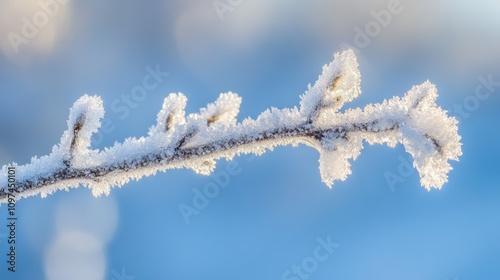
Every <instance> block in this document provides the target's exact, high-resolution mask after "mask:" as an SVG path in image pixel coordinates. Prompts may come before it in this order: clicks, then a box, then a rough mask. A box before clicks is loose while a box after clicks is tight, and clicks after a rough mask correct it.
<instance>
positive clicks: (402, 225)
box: [0, 0, 500, 280]
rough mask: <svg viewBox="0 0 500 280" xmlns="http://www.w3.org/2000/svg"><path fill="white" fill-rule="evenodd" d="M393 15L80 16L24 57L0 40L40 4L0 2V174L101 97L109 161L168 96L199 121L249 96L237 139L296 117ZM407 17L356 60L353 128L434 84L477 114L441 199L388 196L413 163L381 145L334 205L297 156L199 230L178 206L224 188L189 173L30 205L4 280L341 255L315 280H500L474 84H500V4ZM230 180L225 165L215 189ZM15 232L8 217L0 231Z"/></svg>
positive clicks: (241, 161)
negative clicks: (229, 94)
mask: <svg viewBox="0 0 500 280" xmlns="http://www.w3.org/2000/svg"><path fill="white" fill-rule="evenodd" d="M42 1H47V0H42ZM221 2H223V3H228V2H227V1H224V0H222V1H221ZM389 2H390V1H386V0H377V1H320V0H316V1H284V0H276V1H265V0H253V1H251V0H242V1H240V2H237V1H235V3H239V4H238V5H235V7H234V9H232V10H231V11H227V12H225V13H224V14H223V16H222V18H221V17H219V15H218V14H217V12H216V10H215V8H214V6H213V1H211V0H210V1H202V0H192V1H154V0H152V1H147V3H146V2H144V1H131V0H127V1H116V0H110V1H106V2H104V3H103V1H95V0H91V1H74V0H73V1H69V2H68V3H67V4H64V5H63V4H60V5H58V7H59V10H58V11H57V12H56V13H55V15H54V16H53V17H50V19H49V20H48V23H47V24H46V25H45V26H43V27H42V28H40V29H39V30H38V32H37V33H36V35H35V36H34V37H33V38H31V39H29V42H28V43H27V44H21V45H20V46H19V52H18V53H15V52H14V50H13V48H12V45H11V43H10V41H9V39H8V35H7V34H9V32H16V33H18V34H21V28H22V26H23V20H22V19H23V17H26V18H28V19H30V20H32V17H33V15H34V14H36V13H37V12H39V11H43V10H42V9H41V7H40V6H39V4H38V1H10V0H1V1H0V19H1V20H0V50H1V53H0V97H1V100H2V102H0V131H1V132H0V159H1V162H0V164H1V165H4V164H7V163H10V162H14V161H15V162H17V163H19V164H25V163H28V162H29V161H30V158H31V157H32V156H34V155H38V156H41V155H45V154H48V153H50V151H51V149H52V146H53V145H55V144H57V143H58V142H59V139H60V137H61V135H62V132H63V131H64V130H65V129H66V120H67V117H68V112H69V108H70V107H71V105H72V104H73V102H74V101H76V100H77V99H78V97H80V96H81V95H83V94H85V93H88V94H98V95H100V96H101V97H102V99H103V101H104V106H105V109H106V118H108V119H109V120H110V122H111V124H112V127H113V129H111V130H112V131H110V132H108V133H103V138H102V141H100V142H99V143H94V146H95V147H99V148H103V147H106V146H110V145H113V143H114V142H115V141H122V140H123V139H125V138H126V137H129V136H142V135H145V134H147V131H148V128H149V127H150V126H151V125H153V124H154V123H155V119H156V114H157V112H158V111H159V110H160V109H161V104H162V102H163V99H164V98H165V97H166V96H167V94H168V93H170V92H179V91H180V92H183V93H184V94H186V96H187V97H188V106H187V109H188V111H189V112H195V111H197V110H198V109H199V108H200V107H202V106H204V105H205V104H206V103H208V102H212V101H213V100H215V99H216V98H217V96H218V94H219V93H220V92H226V91H229V90H231V91H233V92H236V93H238V94H239V95H240V96H242V98H243V103H242V106H241V111H240V115H239V118H238V119H239V120H240V121H241V120H242V119H243V118H245V117H247V116H250V117H253V118H254V117H256V116H257V115H258V114H259V113H260V112H262V111H263V110H265V109H266V108H268V107H271V106H274V107H278V108H284V107H293V106H296V105H298V102H299V95H300V94H301V93H303V92H304V90H305V89H306V87H307V84H308V83H313V82H314V81H315V79H316V78H317V76H318V75H319V74H320V72H321V66H322V65H323V64H325V63H327V62H329V61H330V60H331V59H332V56H333V53H334V52H337V51H340V50H342V46H343V45H342V43H347V44H350V45H352V46H356V43H355V41H354V39H355V36H356V34H357V31H356V29H355V28H360V29H361V30H363V29H365V27H366V26H367V25H370V22H372V21H374V16H373V14H372V13H371V12H378V11H380V10H382V9H387V6H388V3H389ZM400 6H401V8H402V11H401V12H400V13H398V14H393V15H392V17H391V20H390V22H389V23H388V24H387V26H385V27H381V28H380V30H379V32H376V33H377V34H376V35H374V36H373V37H372V38H370V42H369V43H367V44H366V46H363V47H360V46H359V45H358V61H359V63H360V70H361V75H362V89H363V93H362V95H361V96H360V97H359V98H358V99H357V100H355V101H354V102H352V103H349V104H346V108H349V107H358V106H364V105H365V104H368V103H372V102H381V101H382V100H383V99H387V98H391V97H392V96H394V95H398V96H402V95H403V94H404V93H405V92H406V91H407V90H408V89H410V88H411V87H412V86H413V85H416V84H420V83H422V82H423V81H425V80H427V79H429V80H431V82H433V83H435V84H436V85H437V87H438V90H439V93H440V96H439V98H438V104H440V105H441V106H442V107H443V108H444V109H446V110H449V111H450V114H451V115H454V116H460V114H459V113H458V112H457V111H456V110H454V108H455V107H454V106H455V105H463V104H468V105H467V108H469V110H467V114H468V117H463V116H462V118H461V121H460V124H459V132H460V134H461V135H462V137H463V140H462V142H463V144H464V145H463V152H464V155H463V156H462V157H461V158H460V162H458V163H457V162H454V163H453V166H454V170H453V171H452V172H451V173H450V180H449V182H448V183H447V184H445V185H444V187H443V189H442V190H440V191H438V190H432V191H430V192H428V191H427V190H425V189H424V188H422V187H421V186H420V184H419V177H418V174H417V172H416V171H414V172H412V174H411V175H410V176H406V177H405V178H404V182H401V183H398V184H396V185H395V186H394V188H392V189H391V187H390V185H389V184H388V182H387V180H386V179H385V177H384V174H386V173H387V172H393V173H396V174H397V172H398V166H399V165H400V163H401V160H400V158H401V157H403V158H407V157H408V155H407V154H406V153H405V152H404V149H403V148H402V146H397V147H396V148H395V149H390V148H388V147H385V146H368V145H367V146H366V147H365V149H364V150H363V151H362V154H361V156H360V157H359V158H358V160H356V161H355V162H354V163H353V165H352V170H353V174H352V175H351V176H349V177H348V179H347V181H345V182H336V183H335V184H334V187H333V189H331V190H330V189H328V188H327V187H326V185H325V184H323V183H322V182H321V179H320V175H319V169H318V161H317V160H318V156H319V155H318V153H317V152H316V151H314V150H313V149H310V148H307V147H304V146H300V147H298V148H292V147H281V148H277V149H276V150H275V151H273V152H268V153H266V154H264V155H263V156H261V157H255V158H253V157H249V156H241V157H237V158H235V160H234V162H236V163H237V164H238V168H237V170H238V171H239V172H238V174H237V175H232V176H230V178H229V183H228V184H227V186H226V187H225V188H223V189H222V190H221V191H220V193H219V195H218V196H217V197H215V198H213V199H210V202H209V205H208V207H206V208H205V209H203V210H201V211H200V213H199V215H195V216H191V217H190V223H189V224H186V222H185V220H184V219H183V216H182V215H181V213H180V211H179V205H180V204H183V203H184V204H188V205H189V204H191V205H192V199H193V196H194V191H193V190H194V189H198V190H203V188H204V186H205V185H207V184H210V183H214V182H216V181H215V179H214V178H213V177H206V176H202V175H197V174H195V173H194V172H192V171H189V170H174V171H169V172H167V173H161V174H158V175H156V176H154V177H148V178H145V179H142V180H140V181H138V182H132V183H129V184H127V185H125V186H123V187H122V188H121V189H113V190H112V191H111V194H110V196H108V197H99V198H93V197H92V195H91V192H90V190H88V189H86V188H79V189H76V190H75V189H73V190H71V191H69V192H58V193H56V194H54V195H51V196H49V197H47V198H45V199H41V198H40V197H31V198H28V199H23V200H21V201H19V202H18V204H17V214H18V218H19V220H18V228H17V242H18V243H19V245H18V249H17V254H18V263H17V272H16V273H15V274H13V273H10V272H8V271H7V266H6V263H5V261H4V259H5V258H6V256H5V254H6V253H7V251H6V250H7V249H6V248H7V247H6V245H7V244H6V239H5V234H6V233H7V231H6V227H5V226H1V227H0V253H1V254H0V260H1V261H0V279H51V280H52V279H87V280H88V279H106V280H108V279H109V280H111V279H117V280H119V279H128V278H126V277H125V276H133V277H135V278H134V279H136V280H142V279H282V277H283V274H284V272H285V271H286V270H288V269H291V267H292V266H293V265H294V264H297V265H301V264H302V263H303V261H304V260H307V259H308V257H311V256H312V255H313V251H314V250H315V248H316V247H317V246H318V245H319V243H318V242H317V238H323V239H326V238H327V237H328V236H330V238H331V240H332V241H333V242H335V243H338V244H339V245H340V246H339V247H338V248H336V249H335V251H334V252H333V253H331V254H329V256H328V259H327V260H326V261H324V262H319V264H318V266H317V268H315V269H313V271H311V272H310V273H308V276H309V279H387V280H390V279H408V280H411V279H420V280H421V279H431V280H434V279H435V280H444V279H460V280H462V279H497V278H499V277H500V266H499V265H498V264H499V262H500V217H499V215H498V213H500V190H499V182H500V181H499V179H500V178H499V177H500V175H498V174H499V172H498V168H499V164H498V158H499V156H500V148H499V147H500V146H499V145H498V139H499V137H500V133H499V120H500V110H499V109H500V87H495V88H493V90H494V91H493V92H491V95H490V97H489V98H487V99H486V100H481V101H479V102H478V104H473V103H470V102H474V92H475V89H476V87H477V86H478V85H479V84H480V82H479V80H478V78H479V77H484V78H488V76H490V75H491V79H492V80H493V81H500V69H499V65H500V49H499V46H500V20H499V18H498V13H499V12H500V4H498V1H494V0H489V1H488V0H486V1H480V2H471V1H406V0H401V2H400ZM157 65H159V67H160V69H161V70H162V71H165V72H169V76H168V77H167V78H165V79H164V80H163V81H162V82H161V83H159V84H158V86H157V87H156V88H155V89H153V90H151V91H149V92H148V95H147V97H146V98H145V99H144V100H142V101H140V102H136V103H137V106H136V108H130V110H129V113H128V114H126V116H125V114H124V113H123V111H117V110H114V109H113V107H112V104H113V103H115V104H117V106H124V103H122V102H121V101H120V100H121V98H122V97H121V96H122V95H130V94H131V91H132V89H133V88H134V87H135V86H138V85H140V84H141V83H142V79H143V77H144V76H145V75H147V73H148V72H147V70H146V68H147V67H151V68H155V67H156V66H157ZM471 100H472V101H471ZM476 100H477V99H476ZM467 102H469V103H467ZM134 104H135V102H134ZM472 105H477V106H472ZM228 168H231V166H230V165H228V163H227V162H225V161H221V162H219V164H218V167H217V169H216V171H215V173H214V174H218V175H220V174H222V173H223V172H227V170H228ZM6 214H7V209H6V207H5V205H2V206H0V225H3V224H6V216H7V215H6ZM130 279H131V278H130ZM290 279H293V278H290ZM298 279H300V278H298Z"/></svg>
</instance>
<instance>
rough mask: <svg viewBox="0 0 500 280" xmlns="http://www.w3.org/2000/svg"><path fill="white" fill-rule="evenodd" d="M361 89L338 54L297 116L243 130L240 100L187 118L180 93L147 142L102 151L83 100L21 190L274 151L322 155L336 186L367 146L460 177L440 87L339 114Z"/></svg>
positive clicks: (423, 177) (97, 108) (95, 183)
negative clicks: (394, 150) (400, 148)
mask: <svg viewBox="0 0 500 280" xmlns="http://www.w3.org/2000/svg"><path fill="white" fill-rule="evenodd" d="M360 81H361V75H360V73H359V70H358V63H357V61H356V56H355V54H354V52H352V51H345V52H342V53H337V54H335V57H334V61H333V62H331V63H329V64H328V65H325V66H323V72H322V73H321V75H320V76H319V77H318V80H317V81H316V82H315V83H314V85H312V86H311V85H309V86H308V89H307V91H306V92H305V93H304V94H303V95H302V96H301V101H300V107H299V108H297V107H294V108H291V109H277V108H271V109H268V110H266V111H264V112H263V113H261V114H260V115H259V116H258V117H257V118H256V119H250V118H247V119H245V120H243V121H242V122H241V123H237V119H236V117H237V115H238V112H239V106H240V104H241V98H240V97H239V96H238V95H237V94H235V93H232V92H228V93H223V94H221V95H220V97H219V98H218V99H217V100H216V101H215V102H214V103H211V104H208V105H207V107H206V108H202V109H201V110H200V112H199V113H196V114H190V115H188V116H186V113H185V107H186V103H187V98H186V97H185V96H184V95H183V94H182V93H177V94H170V95H169V96H168V97H167V98H165V101H164V103H163V107H162V109H161V110H160V112H159V113H158V116H157V120H156V124H155V125H153V126H152V127H151V128H150V130H149V133H148V136H146V137H140V138H128V139H125V141H124V142H123V143H116V144H115V145H114V146H112V147H109V148H105V149H104V150H102V151H98V150H92V149H91V148H90V138H91V136H92V134H93V133H95V132H97V131H98V129H99V127H100V125H101V124H100V119H101V118H102V117H103V116H104V108H103V105H102V101H101V99H100V98H99V97H97V96H88V95H84V96H82V97H81V98H80V99H78V101H76V102H75V104H74V105H73V107H72V108H71V110H70V116H69V120H68V129H67V130H66V131H65V132H64V133H63V136H62V137H61V141H60V143H59V144H58V145H56V146H54V148H53V149H52V153H51V154H49V155H47V156H43V157H41V158H36V157H34V158H33V159H32V161H31V163H29V164H26V165H21V166H17V181H18V184H17V186H18V191H19V192H20V196H22V197H27V196H31V195H36V194H41V195H42V196H46V195H47V194H50V193H53V192H54V191H56V190H59V189H68V188H70V187H75V188H76V187H78V186H79V185H84V186H87V187H89V188H91V189H92V192H93V194H94V195H100V194H108V193H109V191H110V189H111V187H113V186H122V185H123V184H125V183H127V182H129V181H130V180H134V179H135V180H138V179H140V178H142V177H144V176H150V175H154V174H155V173H156V172H158V171H165V170H167V169H175V168H189V169H192V170H194V171H195V172H197V173H201V174H210V172H212V171H213V170H214V169H215V165H216V161H217V160H218V159H221V158H225V159H227V160H231V159H232V158H233V157H234V156H236V155H239V154H248V153H254V154H256V155H260V154H262V153H264V152H266V151H267V150H273V148H274V147H276V146H282V145H292V146H297V145H298V144H305V145H307V146H310V147H313V148H315V149H316V150H317V151H318V152H319V153H320V156H319V170H320V173H321V178H322V180H323V182H325V183H326V184H327V185H328V186H332V185H333V183H334V182H335V181H336V180H346V179H347V177H348V175H350V174H351V161H352V160H355V159H356V158H357V157H358V155H359V154H360V153H361V150H362V149H363V144H364V143H368V144H387V145H388V146H389V147H394V146H395V145H396V144H398V143H400V144H403V145H404V147H405V149H406V151H407V152H408V153H410V154H411V155H412V157H413V160H414V163H413V165H414V167H415V168H416V169H417V170H418V172H419V174H420V182H421V184H422V186H424V187H425V188H427V189H430V188H438V189H439V188H441V187H442V186H443V184H444V183H446V182H447V180H448V177H447V176H448V172H449V171H450V170H451V169H452V167H451V165H450V163H449V161H450V160H458V158H459V156H460V155H461V154H462V151H461V143H460V139H461V138H460V136H459V135H458V128H457V121H456V120H455V119H454V118H452V117H449V116H447V114H446V111H444V110H443V109H441V108H440V107H438V106H437V105H436V98H437V90H436V87H435V86H434V85H433V84H431V83H430V82H428V81H427V82H424V83H423V84H421V85H419V86H414V87H413V88H412V89H411V90H409V91H408V92H407V93H406V94H405V96H404V97H402V98H399V97H394V98H392V99H390V100H384V101H383V102H382V103H380V104H369V105H367V106H366V107H365V108H363V109H360V108H355V109H347V110H344V111H343V112H342V111H340V109H341V108H342V107H343V106H344V104H345V103H347V102H349V101H352V100H353V99H355V98H356V97H357V96H359V94H360V93H361V89H360ZM2 169H3V171H2V173H1V174H0V182H2V183H1V184H0V202H3V201H5V197H6V185H7V184H6V181H7V180H6V175H5V174H7V172H6V170H7V166H3V168H2Z"/></svg>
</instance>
